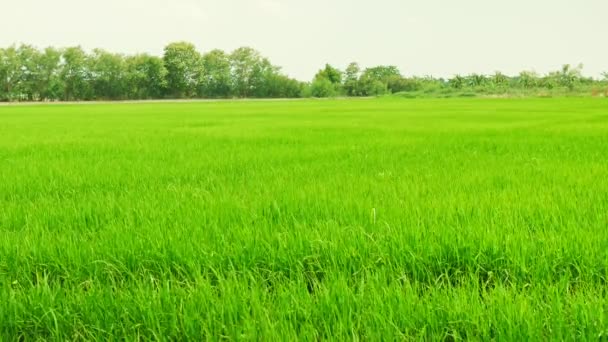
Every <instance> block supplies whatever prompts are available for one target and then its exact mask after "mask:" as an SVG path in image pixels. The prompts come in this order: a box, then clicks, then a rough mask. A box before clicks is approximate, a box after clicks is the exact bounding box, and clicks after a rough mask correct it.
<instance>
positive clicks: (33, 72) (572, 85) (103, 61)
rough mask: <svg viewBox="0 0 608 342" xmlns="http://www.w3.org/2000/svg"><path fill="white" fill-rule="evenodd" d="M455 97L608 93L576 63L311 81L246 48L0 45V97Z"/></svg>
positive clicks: (351, 72) (379, 72)
mask: <svg viewBox="0 0 608 342" xmlns="http://www.w3.org/2000/svg"><path fill="white" fill-rule="evenodd" d="M386 94H399V95H401V96H405V97H454V96H477V95H508V96H543V95H556V94H558V95H559V94H562V95H594V96H607V95H608V73H605V74H604V75H603V79H602V80H599V79H593V78H589V77H584V76H583V75H582V66H577V67H571V66H570V65H564V67H563V68H562V69H561V70H559V71H555V72H552V73H549V74H547V75H538V74H536V73H534V72H530V71H524V72H521V73H520V74H519V75H517V76H507V75H504V74H502V73H500V72H496V73H495V74H494V75H478V74H473V75H468V76H460V75H456V76H454V77H452V78H451V79H443V78H434V77H405V76H403V74H402V73H401V71H400V70H399V69H398V68H397V67H395V66H376V67H371V68H366V69H362V68H361V67H360V66H359V65H358V64H357V63H351V64H350V65H348V67H347V68H346V69H345V70H340V69H338V68H336V67H333V66H331V65H326V66H325V67H324V68H323V69H321V70H320V71H319V72H318V73H317V75H316V76H315V77H314V79H313V80H312V81H311V82H301V81H298V80H295V79H293V78H290V77H288V76H286V75H285V74H283V73H282V72H281V68H280V67H278V66H275V65H273V64H272V63H271V62H270V61H269V60H268V58H266V57H264V56H262V55H261V54H260V53H259V52H258V51H256V50H254V49H252V48H247V47H243V48H239V49H237V50H235V51H233V52H231V53H227V52H224V51H221V50H212V51H210V52H207V53H205V54H201V53H199V52H198V51H197V50H196V48H195V47H194V45H192V44H190V43H187V42H176V43H171V44H169V45H168V46H166V47H165V51H164V55H163V56H162V57H157V56H151V55H148V54H138V55H123V54H117V53H110V52H107V51H104V50H101V49H95V50H93V51H92V52H91V53H88V52H86V51H84V50H83V49H82V48H81V47H69V48H64V49H56V48H46V49H44V50H39V49H36V48H35V47H32V46H30V45H21V46H18V47H17V46H11V47H8V48H4V49H0V101H80V100H130V99H163V98H177V99H186V98H297V97H335V96H379V95H386Z"/></svg>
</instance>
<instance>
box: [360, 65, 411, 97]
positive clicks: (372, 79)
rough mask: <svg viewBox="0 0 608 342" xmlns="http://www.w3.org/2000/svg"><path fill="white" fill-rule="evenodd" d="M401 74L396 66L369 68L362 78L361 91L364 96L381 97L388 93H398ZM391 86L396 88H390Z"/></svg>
mask: <svg viewBox="0 0 608 342" xmlns="http://www.w3.org/2000/svg"><path fill="white" fill-rule="evenodd" d="M401 78H402V76H401V72H400V71H399V69H398V68H397V67H396V66H377V67H373V68H367V69H365V71H364V72H363V74H362V75H361V78H360V83H361V89H362V90H363V93H364V95H381V94H385V93H387V92H398V91H400V89H399V88H398V87H396V85H398V84H399V83H397V82H396V80H399V79H401ZM389 84H390V85H391V86H393V87H394V88H389Z"/></svg>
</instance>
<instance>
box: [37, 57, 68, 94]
mask: <svg viewBox="0 0 608 342" xmlns="http://www.w3.org/2000/svg"><path fill="white" fill-rule="evenodd" d="M61 56H62V52H61V51H60V50H57V49H55V48H52V47H48V48H46V49H44V52H43V53H40V54H38V55H37V57H38V59H37V60H36V61H35V65H36V70H37V78H36V83H35V86H34V92H35V93H36V94H38V95H39V99H40V100H59V99H61V96H62V94H63V92H64V83H63V79H62V78H61V75H60V72H61Z"/></svg>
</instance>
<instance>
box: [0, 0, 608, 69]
mask: <svg viewBox="0 0 608 342" xmlns="http://www.w3.org/2000/svg"><path fill="white" fill-rule="evenodd" d="M176 40H187V41H190V42H192V43H194V44H195V45H196V46H197V47H198V48H199V50H201V51H202V52H204V51H208V50H211V49H213V48H220V49H224V50H232V49H234V48H237V47H239V46H251V47H254V48H256V49H258V50H260V51H261V52H262V54H263V55H265V56H267V57H269V58H270V59H271V60H272V62H273V63H274V64H277V65H280V66H282V67H283V70H284V71H285V72H286V73H287V74H289V75H290V76H293V77H297V78H299V79H301V80H309V79H311V78H312V76H313V75H314V73H315V72H316V70H317V69H319V68H320V67H321V66H323V65H324V64H325V63H331V64H334V65H336V66H338V67H340V68H344V67H345V66H346V65H347V64H348V63H349V62H351V61H357V62H359V63H360V64H361V65H362V66H373V65H378V64H390V65H396V66H398V67H399V68H400V69H401V71H402V72H403V73H404V74H405V75H420V76H423V75H435V76H452V75H454V74H457V73H458V74H467V73H473V72H476V73H492V72H494V71H496V70H501V71H503V72H505V73H507V74H514V73H517V72H518V71H520V70H523V69H526V70H535V71H537V72H540V73H544V72H547V71H550V70H554V69H557V68H559V67H560V66H561V65H562V64H564V63H570V64H578V63H583V64H584V65H585V69H584V71H585V74H587V75H590V76H599V75H600V73H601V72H602V71H608V0H416V1H413V0H0V45H1V46H8V45H10V44H12V43H21V42H24V43H29V44H33V45H35V46H38V47H46V46H57V47H59V46H70V45H81V46H83V47H84V48H86V49H91V48H95V47H100V48H105V49H108V50H111V51H114V52H124V53H135V52H148V53H153V54H156V55H160V54H161V53H162V48H163V47H164V45H166V44H167V43H169V42H171V41H176Z"/></svg>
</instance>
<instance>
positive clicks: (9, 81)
mask: <svg viewBox="0 0 608 342" xmlns="http://www.w3.org/2000/svg"><path fill="white" fill-rule="evenodd" d="M20 72H21V69H20V63H19V56H18V53H17V49H16V48H15V47H14V46H11V47H8V48H6V49H0V100H2V101H12V100H15V99H16V97H17V90H18V89H16V88H17V85H18V82H19V78H20Z"/></svg>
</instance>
